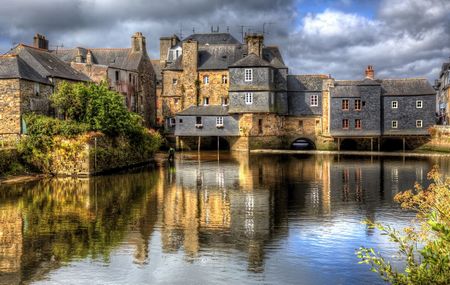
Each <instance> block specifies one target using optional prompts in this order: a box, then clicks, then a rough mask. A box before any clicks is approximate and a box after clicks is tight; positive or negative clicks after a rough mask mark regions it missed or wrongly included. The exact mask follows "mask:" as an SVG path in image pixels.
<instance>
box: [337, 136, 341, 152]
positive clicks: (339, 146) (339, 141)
mask: <svg viewBox="0 0 450 285" xmlns="http://www.w3.org/2000/svg"><path fill="white" fill-rule="evenodd" d="M338 151H341V139H340V138H338Z"/></svg>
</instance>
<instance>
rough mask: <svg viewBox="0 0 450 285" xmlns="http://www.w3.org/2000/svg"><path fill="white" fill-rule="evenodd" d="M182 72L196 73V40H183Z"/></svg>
mask: <svg viewBox="0 0 450 285" xmlns="http://www.w3.org/2000/svg"><path fill="white" fill-rule="evenodd" d="M182 48H183V59H182V66H183V72H187V73H195V74H197V64H198V42H197V41H187V42H183V47H182Z"/></svg>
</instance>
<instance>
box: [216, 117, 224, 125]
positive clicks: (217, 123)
mask: <svg viewBox="0 0 450 285" xmlns="http://www.w3.org/2000/svg"><path fill="white" fill-rule="evenodd" d="M216 126H217V127H223V117H216Z"/></svg>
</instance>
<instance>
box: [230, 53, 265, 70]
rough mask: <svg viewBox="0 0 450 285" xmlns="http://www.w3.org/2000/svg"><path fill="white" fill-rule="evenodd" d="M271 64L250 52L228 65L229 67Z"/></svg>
mask: <svg viewBox="0 0 450 285" xmlns="http://www.w3.org/2000/svg"><path fill="white" fill-rule="evenodd" d="M271 66H272V65H271V64H270V63H269V62H268V61H266V60H264V59H262V58H260V57H259V56H257V55H256V54H254V53H251V54H249V55H247V56H246V57H244V58H243V59H240V60H238V61H236V62H235V63H233V64H232V65H230V67H271Z"/></svg>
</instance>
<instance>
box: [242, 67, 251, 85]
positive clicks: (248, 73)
mask: <svg viewBox="0 0 450 285" xmlns="http://www.w3.org/2000/svg"><path fill="white" fill-rule="evenodd" d="M244 79H245V82H252V81H253V69H250V68H248V69H246V70H245V78H244Z"/></svg>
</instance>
